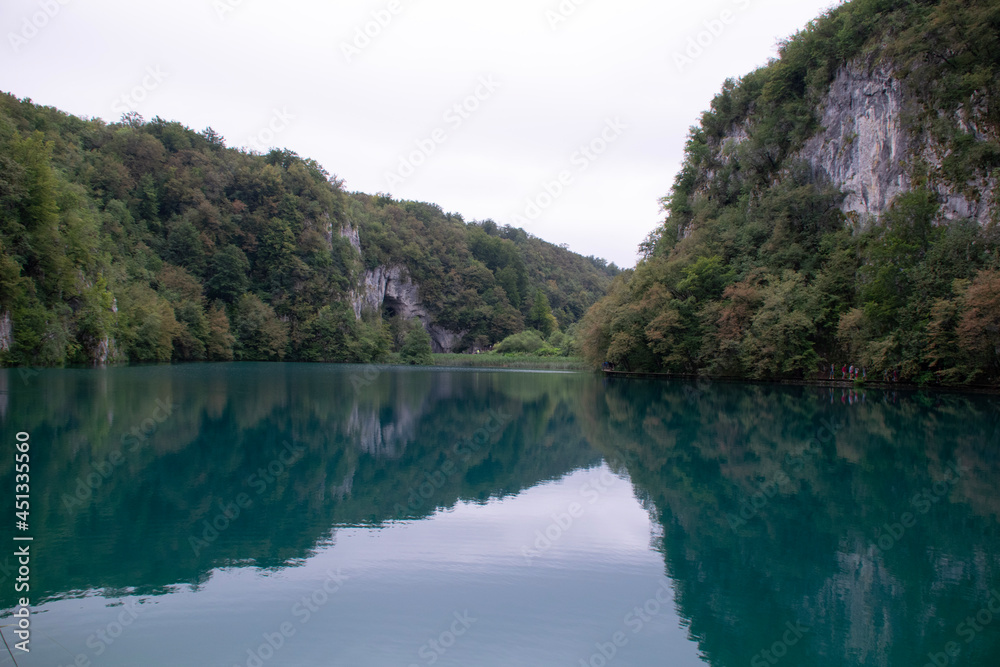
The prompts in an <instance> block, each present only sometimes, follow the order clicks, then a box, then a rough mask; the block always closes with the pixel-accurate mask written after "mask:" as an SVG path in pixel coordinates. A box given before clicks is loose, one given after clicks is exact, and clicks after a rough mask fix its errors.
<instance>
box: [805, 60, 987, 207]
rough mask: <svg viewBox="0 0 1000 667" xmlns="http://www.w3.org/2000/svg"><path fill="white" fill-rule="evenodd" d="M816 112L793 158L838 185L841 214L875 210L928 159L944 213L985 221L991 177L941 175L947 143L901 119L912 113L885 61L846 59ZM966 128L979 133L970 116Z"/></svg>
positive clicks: (903, 90) (886, 203)
mask: <svg viewBox="0 0 1000 667" xmlns="http://www.w3.org/2000/svg"><path fill="white" fill-rule="evenodd" d="M819 116H820V126H821V129H820V130H819V132H817V133H816V134H815V135H814V136H813V137H812V138H811V139H809V140H808V141H807V142H806V144H805V146H803V148H802V149H801V151H799V152H798V154H797V155H795V156H793V159H795V158H798V159H802V160H805V161H807V162H808V163H809V165H810V166H811V167H812V169H813V172H814V174H815V175H816V176H817V177H818V178H819V179H820V180H823V181H828V182H831V183H833V184H834V185H836V186H837V187H838V188H840V189H841V190H843V192H844V193H845V195H846V197H845V199H844V202H843V204H842V206H841V208H842V210H843V211H844V213H845V214H847V215H848V217H849V218H853V219H856V220H860V221H862V222H863V221H865V220H867V219H870V217H872V216H876V217H877V216H879V215H881V214H882V213H883V212H884V211H885V210H886V209H887V208H888V207H889V205H890V204H891V203H892V201H893V199H895V197H896V196H898V195H899V194H901V193H903V192H906V191H908V190H909V189H910V188H911V187H912V186H913V179H912V175H913V169H914V168H915V167H916V166H917V165H918V164H920V163H923V164H926V166H928V167H929V172H930V173H929V175H930V177H931V179H930V184H931V187H932V188H933V189H934V190H935V191H937V193H938V195H939V197H940V201H941V214H942V216H943V217H944V218H946V219H955V218H973V219H975V220H977V221H979V223H980V224H986V222H988V220H989V215H990V211H991V210H993V209H994V204H995V198H996V185H997V183H996V179H995V178H987V177H983V176H980V177H979V178H977V179H976V180H974V181H972V182H969V183H966V184H961V185H957V184H953V183H949V182H948V181H947V180H946V179H945V178H944V177H943V175H942V173H941V165H942V161H943V160H944V158H945V157H946V156H947V153H948V149H947V148H945V147H943V146H940V145H939V144H937V143H936V142H934V141H933V140H932V139H929V138H928V134H927V133H923V132H919V131H918V130H919V129H920V128H918V127H913V126H908V120H909V121H910V122H913V120H912V119H915V118H918V117H919V116H918V114H917V113H916V108H915V101H914V100H912V99H909V96H908V95H907V89H906V87H905V86H904V85H903V83H902V82H901V81H900V80H899V79H898V78H896V77H895V76H894V73H893V72H892V71H891V70H890V69H888V68H886V67H885V66H880V67H875V68H872V69H869V68H868V67H867V66H864V65H862V64H860V63H858V62H852V63H850V64H848V66H846V67H844V68H842V69H841V70H840V71H839V72H838V74H837V77H836V78H835V79H834V81H833V83H832V84H831V86H830V90H829V92H828V93H827V95H826V99H825V100H824V101H823V104H822V106H821V109H820V110H819ZM960 122H961V121H960ZM970 129H972V131H973V132H974V133H975V134H976V135H977V137H978V138H980V139H982V138H985V135H984V134H983V133H982V132H981V131H980V130H979V129H978V127H975V123H974V121H973V127H972V128H970Z"/></svg>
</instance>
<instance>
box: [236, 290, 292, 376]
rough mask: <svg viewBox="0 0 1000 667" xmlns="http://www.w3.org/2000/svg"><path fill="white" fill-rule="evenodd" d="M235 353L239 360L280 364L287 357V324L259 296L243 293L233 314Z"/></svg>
mask: <svg viewBox="0 0 1000 667" xmlns="http://www.w3.org/2000/svg"><path fill="white" fill-rule="evenodd" d="M233 325H234V329H235V334H236V344H235V346H234V350H233V351H234V354H235V356H236V359H237V360H239V361H277V360H280V359H284V358H285V354H286V352H287V349H286V348H287V346H288V325H286V324H285V323H284V322H282V321H281V320H279V319H278V316H277V315H275V313H274V309H273V308H271V306H269V305H268V304H266V303H264V302H263V301H261V299H260V297H258V296H257V295H256V294H244V295H243V296H242V297H240V300H239V302H237V304H236V310H235V313H234V315H233Z"/></svg>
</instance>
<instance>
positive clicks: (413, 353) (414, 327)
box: [399, 320, 433, 366]
mask: <svg viewBox="0 0 1000 667" xmlns="http://www.w3.org/2000/svg"><path fill="white" fill-rule="evenodd" d="M399 356H400V357H401V358H402V360H403V361H404V362H405V363H407V364H410V365H413V366H429V365H431V364H432V363H433V357H432V355H431V336H430V334H428V333H427V330H426V329H424V325H423V324H421V323H420V320H412V321H411V322H410V330H409V331H407V332H406V338H405V339H404V340H403V347H402V348H401V349H400V351H399Z"/></svg>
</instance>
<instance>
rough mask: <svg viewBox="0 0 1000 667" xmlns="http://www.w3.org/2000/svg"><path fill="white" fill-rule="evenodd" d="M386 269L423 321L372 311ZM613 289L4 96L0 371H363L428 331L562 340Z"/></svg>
mask: <svg viewBox="0 0 1000 667" xmlns="http://www.w3.org/2000/svg"><path fill="white" fill-rule="evenodd" d="M379 268H382V269H385V271H390V270H391V271H392V272H394V273H393V275H394V276H396V278H397V281H398V282H400V283H401V284H402V285H403V287H404V288H405V289H406V290H408V292H407V293H408V294H410V295H411V296H412V298H413V299H414V300H417V301H416V302H415V303H410V304H409V305H410V306H411V307H412V309H413V310H414V312H417V313H418V315H419V317H418V316H412V313H411V317H409V318H407V317H406V316H405V314H399V313H393V312H388V311H386V310H385V309H383V308H382V307H381V305H382V297H383V295H382V294H378V293H373V292H372V288H371V285H368V284H367V283H366V280H367V281H368V282H369V283H370V282H371V279H372V275H373V271H374V270H375V269H379ZM616 273H617V268H616V267H615V266H614V265H611V266H608V265H607V264H606V263H605V262H604V261H603V260H600V259H597V258H593V257H591V258H584V257H581V256H579V255H576V254H574V253H572V252H569V251H568V250H565V249H564V248H561V247H557V246H554V245H552V244H549V243H546V242H544V241H541V240H540V239H538V238H535V237H532V236H529V235H528V234H526V233H525V232H524V231H523V230H521V229H512V228H510V227H503V228H500V227H498V226H497V225H496V224H494V223H493V222H492V221H486V222H481V223H469V224H467V223H465V222H464V221H463V220H462V218H461V217H460V216H458V215H450V214H445V213H444V212H443V211H442V210H441V208H440V207H438V206H435V205H432V204H424V203H417V202H410V201H396V200H393V199H392V198H391V197H390V196H388V195H374V196H372V195H366V194H362V193H349V192H347V191H345V189H344V188H343V183H342V182H341V181H340V180H338V179H337V178H335V177H331V176H330V174H328V173H327V172H326V171H325V170H324V169H323V168H322V167H321V166H320V165H319V164H317V163H316V162H315V161H313V160H309V159H304V158H301V157H299V156H298V155H296V154H294V153H292V152H290V151H287V150H274V151H271V152H270V153H268V154H267V155H258V154H251V153H247V152H245V151H241V150H234V149H229V148H226V146H225V142H224V140H223V138H222V137H220V136H219V135H217V134H216V133H215V132H214V131H212V130H211V129H206V130H205V131H203V132H200V133H199V132H194V131H192V130H190V129H188V128H186V127H184V126H183V125H181V124H179V123H176V122H167V121H164V120H162V119H160V118H155V119H153V120H152V121H150V122H145V121H144V120H143V119H142V118H141V117H139V116H137V115H134V114H133V115H129V116H126V117H124V118H123V119H122V120H121V122H119V123H114V124H107V123H105V122H103V121H101V120H99V119H92V120H84V119H80V118H77V117H75V116H72V115H69V114H66V113H63V112H61V111H58V110H56V109H52V108H47V107H41V106H37V105H34V104H32V103H31V102H30V100H18V99H17V98H15V97H13V96H12V95H8V94H4V95H0V364H3V365H24V364H32V365H61V364H66V363H106V362H116V361H134V362H164V361H171V360H173V361H188V360H220V359H233V358H235V359H242V360H271V359H290V360H317V361H318V360H325V361H360V362H368V361H375V360H380V359H383V358H385V357H386V355H387V354H389V353H391V352H393V351H398V350H400V349H401V348H402V347H403V345H404V344H405V343H406V342H407V340H410V342H413V340H414V339H415V340H416V342H417V343H418V344H419V345H426V344H427V343H426V342H422V341H421V338H423V341H426V340H427V336H425V335H423V334H424V332H423V329H428V330H431V331H434V332H446V333H447V340H448V341H450V342H452V343H453V345H454V346H455V348H456V350H462V349H470V348H471V347H472V346H480V347H482V346H487V345H490V344H492V343H495V342H497V341H500V340H502V339H503V338H504V337H505V336H508V335H510V334H513V333H517V332H520V331H522V330H524V329H525V328H528V327H534V328H537V329H539V330H545V329H550V330H551V329H553V328H555V327H559V328H562V329H565V328H567V327H568V326H570V325H572V324H573V323H574V322H576V321H577V320H578V319H579V318H580V317H581V316H582V315H583V314H584V313H585V312H586V310H587V308H588V307H589V306H590V305H591V304H593V303H594V302H595V301H596V300H597V299H598V298H599V297H601V296H603V295H604V294H605V293H606V288H607V286H608V284H609V283H610V280H611V277H612V276H613V275H615V274H616ZM382 287H383V288H384V287H385V286H384V285H383V286H382ZM365 299H367V301H365ZM364 303H368V304H369V305H370V306H371V307H367V308H364V307H362V304H364ZM417 322H420V323H421V324H422V325H423V326H422V327H420V326H417V324H416V323H417ZM414 332H418V333H420V334H421V336H414V335H413V334H414Z"/></svg>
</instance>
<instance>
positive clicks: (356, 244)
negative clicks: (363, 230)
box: [330, 225, 361, 255]
mask: <svg viewBox="0 0 1000 667" xmlns="http://www.w3.org/2000/svg"><path fill="white" fill-rule="evenodd" d="M340 236H341V237H342V238H345V239H347V240H348V241H349V242H350V244H351V247H352V248H354V249H355V250H357V251H358V254H359V255H360V254H361V235H360V234H359V233H358V228H357V227H352V226H351V225H347V226H346V227H341V228H340ZM330 240H331V241H332V240H333V239H332V237H331V239H330Z"/></svg>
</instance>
